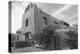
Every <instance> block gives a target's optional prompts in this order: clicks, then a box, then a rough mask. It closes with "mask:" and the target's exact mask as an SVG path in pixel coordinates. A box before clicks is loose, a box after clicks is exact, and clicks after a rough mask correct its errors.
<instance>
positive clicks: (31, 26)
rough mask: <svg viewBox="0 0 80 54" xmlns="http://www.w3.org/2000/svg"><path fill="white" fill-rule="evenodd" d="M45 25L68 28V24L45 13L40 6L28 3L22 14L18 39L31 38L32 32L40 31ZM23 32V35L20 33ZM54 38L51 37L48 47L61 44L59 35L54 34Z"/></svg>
mask: <svg viewBox="0 0 80 54" xmlns="http://www.w3.org/2000/svg"><path fill="white" fill-rule="evenodd" d="M47 26H52V27H53V28H54V26H56V29H60V28H64V29H66V28H68V27H69V24H67V23H66V22H64V21H61V20H58V19H56V18H55V17H53V16H51V15H49V14H47V13H45V12H44V11H42V10H41V9H40V8H38V7H37V5H36V4H32V3H30V4H29V5H28V6H27V8H26V9H25V11H24V14H23V16H22V28H21V29H19V30H18V32H17V34H18V36H19V37H18V39H19V40H20V41H25V40H27V39H28V38H29V39H32V37H31V35H32V34H38V33H42V31H43V29H45V27H47ZM21 34H25V35H21ZM56 40H57V41H55V39H53V40H52V41H51V44H50V47H49V48H50V49H55V46H56V49H57V48H60V44H63V45H64V43H62V41H61V42H60V37H57V36H56ZM53 41H55V42H56V43H55V42H53Z"/></svg>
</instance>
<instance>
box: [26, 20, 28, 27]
mask: <svg viewBox="0 0 80 54" xmlns="http://www.w3.org/2000/svg"><path fill="white" fill-rule="evenodd" d="M27 26H28V19H26V27H27Z"/></svg>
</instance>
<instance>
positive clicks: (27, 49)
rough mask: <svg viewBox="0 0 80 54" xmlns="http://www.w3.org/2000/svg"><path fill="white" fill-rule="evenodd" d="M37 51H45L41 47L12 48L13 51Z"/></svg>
mask: <svg viewBox="0 0 80 54" xmlns="http://www.w3.org/2000/svg"><path fill="white" fill-rule="evenodd" d="M39 51H46V50H43V49H41V48H35V47H26V48H18V49H14V50H12V52H13V53H19V52H21V53H22V52H39Z"/></svg>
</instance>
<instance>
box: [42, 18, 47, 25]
mask: <svg viewBox="0 0 80 54" xmlns="http://www.w3.org/2000/svg"><path fill="white" fill-rule="evenodd" d="M43 19H44V24H46V25H47V18H46V17H43Z"/></svg>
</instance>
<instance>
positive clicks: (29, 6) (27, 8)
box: [25, 3, 37, 12]
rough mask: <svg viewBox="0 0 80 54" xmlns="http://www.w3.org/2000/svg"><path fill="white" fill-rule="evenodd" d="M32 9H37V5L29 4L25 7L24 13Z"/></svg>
mask: <svg viewBox="0 0 80 54" xmlns="http://www.w3.org/2000/svg"><path fill="white" fill-rule="evenodd" d="M33 7H37V5H36V4H34V3H30V4H29V5H28V6H27V7H26V9H25V12H26V11H27V10H29V9H30V8H33Z"/></svg>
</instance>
